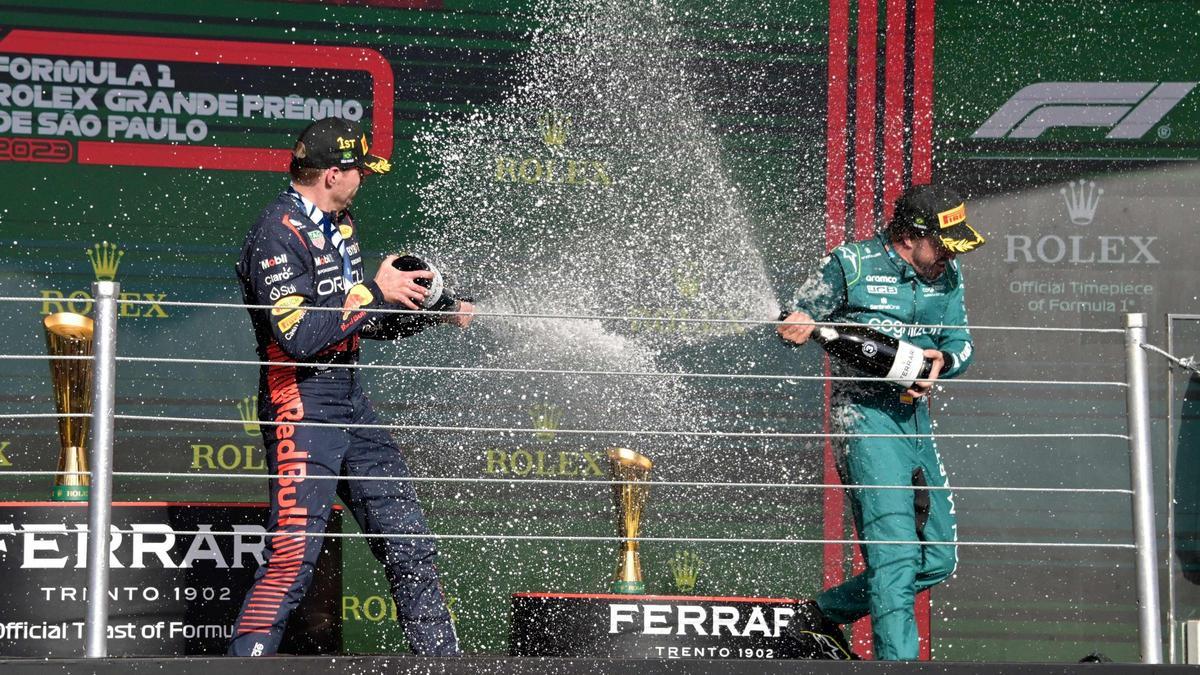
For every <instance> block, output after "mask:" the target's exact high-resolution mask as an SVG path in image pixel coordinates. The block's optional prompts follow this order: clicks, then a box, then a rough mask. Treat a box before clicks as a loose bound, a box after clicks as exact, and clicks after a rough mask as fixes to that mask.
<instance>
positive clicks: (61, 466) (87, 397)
mask: <svg viewBox="0 0 1200 675" xmlns="http://www.w3.org/2000/svg"><path fill="white" fill-rule="evenodd" d="M42 324H43V325H44V326H45V328H46V349H47V350H48V351H49V352H50V355H51V356H91V355H92V320H91V319H89V318H88V317H86V316H83V315H82V314H74V313H71V312H59V313H58V314H51V315H50V316H47V317H46V318H45V319H44V320H43V321H42ZM50 381H51V383H52V384H53V385H54V402H55V404H57V407H58V413H59V414H60V415H69V414H87V413H90V412H91V411H92V362H91V361H88V360H84V359H51V361H50ZM89 422H91V418H88V417H60V418H58V439H59V441H60V442H61V443H62V452H61V453H60V454H59V456H58V471H60V472H61V471H87V470H88V460H87V435H88V426H89ZM90 483H91V480H90V478H89V477H88V476H87V475H86V474H65V475H64V474H62V473H60V474H58V475H57V476H55V477H54V490H53V492H51V493H50V498H51V499H53V500H54V501H63V502H86V501H87V499H88V485H89V484H90Z"/></svg>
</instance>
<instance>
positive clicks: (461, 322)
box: [442, 300, 475, 330]
mask: <svg viewBox="0 0 1200 675" xmlns="http://www.w3.org/2000/svg"><path fill="white" fill-rule="evenodd" d="M458 312H459V313H457V314H447V315H446V316H445V318H443V319H442V321H444V322H445V323H448V324H450V325H451V326H458V327H459V328H462V329H463V330H466V328H467V326H470V325H471V320H472V319H474V318H475V305H474V303H470V302H467V301H466V300H461V301H459V303H458Z"/></svg>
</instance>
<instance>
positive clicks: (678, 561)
mask: <svg viewBox="0 0 1200 675" xmlns="http://www.w3.org/2000/svg"><path fill="white" fill-rule="evenodd" d="M667 566H668V567H670V568H671V576H672V577H674V579H675V590H677V591H679V592H680V593H692V592H695V590H696V579H697V578H698V577H699V576H700V557H699V556H697V555H696V554H695V553H692V552H691V551H676V553H675V557H674V558H671V560H670V562H668V563H667Z"/></svg>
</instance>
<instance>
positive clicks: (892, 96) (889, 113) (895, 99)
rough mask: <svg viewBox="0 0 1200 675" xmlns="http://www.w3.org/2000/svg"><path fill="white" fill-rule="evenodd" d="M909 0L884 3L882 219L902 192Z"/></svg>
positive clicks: (893, 0)
mask: <svg viewBox="0 0 1200 675" xmlns="http://www.w3.org/2000/svg"><path fill="white" fill-rule="evenodd" d="M907 3H908V0H887V44H886V45H885V46H884V66H883V72H884V76H883V77H884V84H883V106H884V108H883V110H884V112H883V219H884V220H888V219H890V218H891V217H892V207H893V203H892V202H894V201H895V200H896V197H897V196H899V194H900V192H901V191H903V190H904V70H905V63H904V56H905V54H904V38H905V30H904V29H905V21H906V18H907V17H906V11H905V6H906V5H907Z"/></svg>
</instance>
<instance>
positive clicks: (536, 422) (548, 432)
mask: <svg viewBox="0 0 1200 675" xmlns="http://www.w3.org/2000/svg"><path fill="white" fill-rule="evenodd" d="M529 417H530V418H531V419H532V420H533V428H534V429H537V430H538V431H535V432H534V434H533V437H534V438H536V439H537V440H539V441H552V440H554V432H555V431H556V430H558V425H559V424H561V423H562V418H563V411H562V410H561V409H560V408H559V407H558V406H554V405H549V404H541V403H539V404H537V405H535V406H533V407H532V408H530V409H529Z"/></svg>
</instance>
